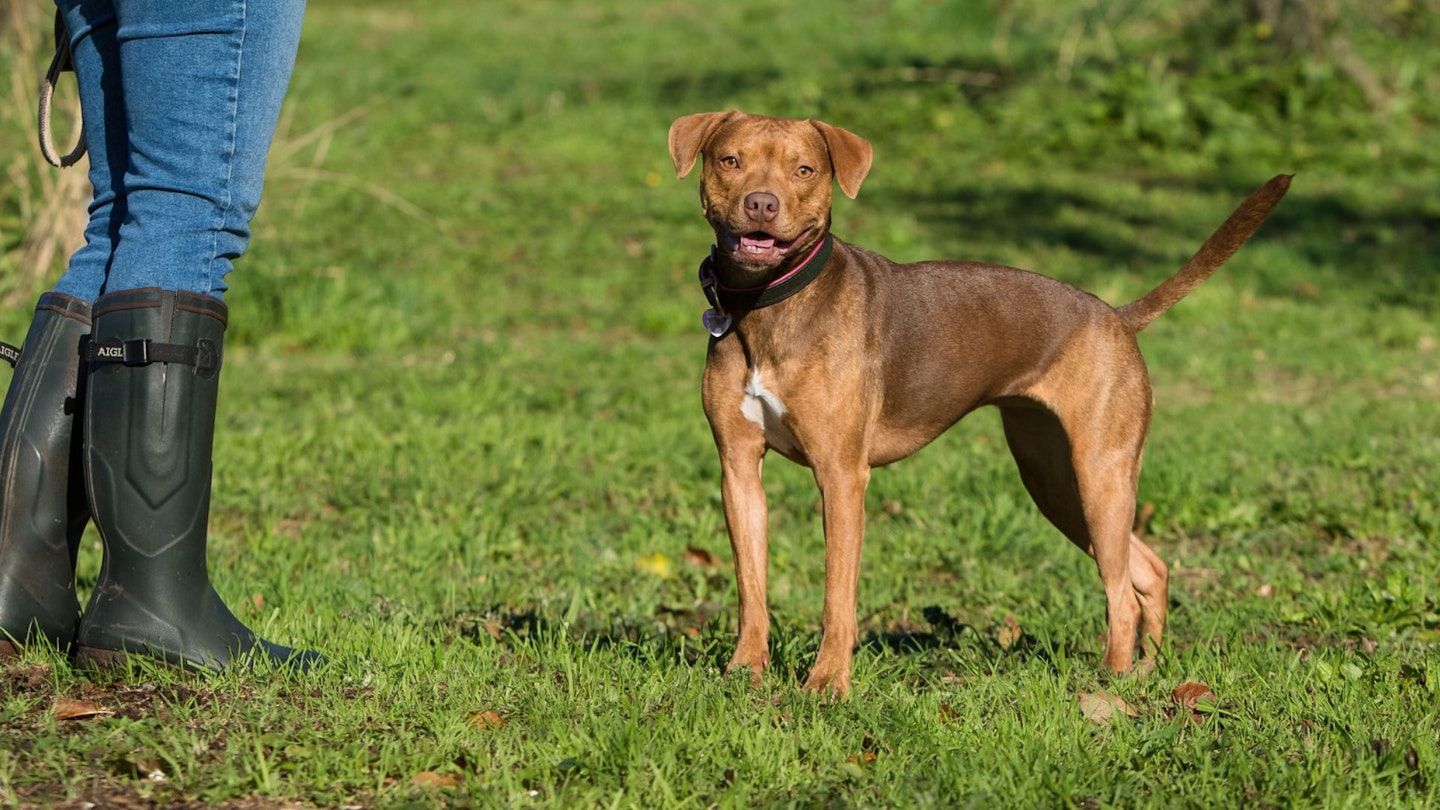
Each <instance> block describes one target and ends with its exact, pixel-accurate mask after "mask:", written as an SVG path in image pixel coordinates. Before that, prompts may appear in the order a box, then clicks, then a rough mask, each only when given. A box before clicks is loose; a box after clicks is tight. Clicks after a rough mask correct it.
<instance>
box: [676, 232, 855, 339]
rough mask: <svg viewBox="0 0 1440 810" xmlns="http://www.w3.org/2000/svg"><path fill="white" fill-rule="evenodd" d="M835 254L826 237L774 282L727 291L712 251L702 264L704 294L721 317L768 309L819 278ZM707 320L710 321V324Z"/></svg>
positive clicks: (831, 238) (830, 238)
mask: <svg viewBox="0 0 1440 810" xmlns="http://www.w3.org/2000/svg"><path fill="white" fill-rule="evenodd" d="M834 250H835V240H834V238H833V237H831V236H830V234H828V233H827V234H825V238H824V239H821V240H820V243H819V244H817V245H816V246H815V249H814V250H812V251H810V255H809V256H807V257H805V260H804V261H802V262H800V263H799V264H797V265H796V266H795V267H794V269H792V270H791V271H790V272H788V273H786V274H785V275H783V276H780V277H779V278H777V279H775V280H774V281H771V282H769V283H768V284H762V285H760V286H759V287H727V286H725V285H724V284H722V283H720V279H719V278H718V277H717V276H716V275H715V248H713V247H712V248H710V255H709V256H708V257H706V259H705V261H703V262H701V263H700V289H702V290H704V292H705V298H706V299H707V300H708V301H709V302H710V306H712V307H714V308H715V309H714V311H715V312H718V313H719V314H720V315H725V314H726V313H728V312H729V311H731V310H736V309H743V310H751V309H760V308H762V307H768V306H770V305H772V304H778V303H780V302H781V301H784V300H785V299H786V298H789V297H790V296H792V295H794V294H795V293H798V292H800V291H801V290H803V289H805V287H806V286H808V285H809V284H810V282H812V281H814V280H815V279H816V278H817V277H818V276H819V275H820V271H821V270H824V269H825V265H826V264H827V263H828V262H829V261H830V254H831V253H832V252H833V251H834ZM727 317H728V316H727ZM708 320H709V319H708V318H707V322H708ZM707 325H708V323H707ZM712 331H713V330H712ZM717 337H718V335H717Z"/></svg>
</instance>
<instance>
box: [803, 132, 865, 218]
mask: <svg viewBox="0 0 1440 810" xmlns="http://www.w3.org/2000/svg"><path fill="white" fill-rule="evenodd" d="M810 123H812V124H814V125H815V128H816V129H818V130H820V135H821V136H822V137H824V138H825V146H826V147H827V148H828V149H829V150H830V165H832V166H834V167H835V179H836V180H837V181H838V182H839V183H840V190H841V191H843V192H845V196H846V197H849V198H850V199H852V200H853V199H855V195H856V194H859V193H860V183H862V182H863V181H864V180H865V175H867V174H869V173H870V162H871V161H872V160H874V157H875V150H873V149H871V148H870V142H869V141H867V140H865V139H864V138H862V137H860V136H859V135H856V134H855V133H853V132H849V131H847V130H843V129H841V128H839V127H835V126H831V125H829V124H827V123H825V122H824V121H811V122H810Z"/></svg>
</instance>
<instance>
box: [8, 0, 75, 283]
mask: <svg viewBox="0 0 1440 810" xmlns="http://www.w3.org/2000/svg"><path fill="white" fill-rule="evenodd" d="M51 25H52V23H51V15H50V14H49V13H47V6H46V4H43V3H34V2H29V0H0V75H3V77H4V80H5V81H6V82H7V83H8V84H9V92H7V93H3V94H0V143H4V144H6V145H7V148H6V149H4V150H3V151H0V169H3V171H4V180H3V182H0V305H3V306H7V307H9V306H17V305H23V304H24V303H27V302H29V301H30V300H32V299H34V297H35V296H36V295H38V294H39V293H40V292H41V291H42V290H44V289H46V288H48V287H49V286H50V285H51V284H52V283H53V282H54V280H55V278H56V277H57V276H58V275H59V273H60V271H61V270H62V269H63V268H64V265H65V262H66V260H67V259H68V258H69V256H70V254H71V253H72V252H74V250H75V249H76V248H78V247H79V246H80V245H81V243H82V240H83V238H84V231H85V222H86V213H85V204H86V202H87V200H88V199H89V196H90V184H89V181H88V179H87V178H86V171H87V170H88V166H89V163H88V161H85V160H81V162H80V163H78V164H76V165H75V166H73V167H71V168H69V169H65V170H64V171H61V170H59V169H56V168H53V167H51V166H50V165H49V164H47V163H45V160H44V158H42V157H41V155H40V148H39V146H38V145H37V141H36V132H35V116H36V99H37V93H38V91H39V86H40V79H41V77H42V76H43V73H44V66H45V65H46V64H48V63H49V59H50V48H51V45H52V40H51V37H50V32H51ZM68 81H71V80H69V79H62V83H64V82H68ZM73 88H74V85H73V83H72V84H70V85H69V86H68V87H62V89H61V90H60V91H59V92H58V93H57V94H56V100H55V110H54V116H55V118H54V120H55V131H56V138H57V140H58V141H60V142H61V143H63V144H64V146H63V147H62V148H63V149H66V150H67V151H68V148H69V146H70V144H71V142H72V141H73V137H74V133H75V132H76V131H77V130H78V124H79V120H80V101H79V99H78V97H77V96H76V94H75V93H74V89H73ZM67 139H70V140H67Z"/></svg>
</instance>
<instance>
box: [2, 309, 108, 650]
mask: <svg viewBox="0 0 1440 810" xmlns="http://www.w3.org/2000/svg"><path fill="white" fill-rule="evenodd" d="M89 334H90V305H89V304H87V303H85V302H84V301H81V300H79V299H76V298H71V297H70V296H68V295H60V294H58V293H47V294H45V295H43V296H41V297H40V301H39V303H37V304H36V305H35V319H34V320H33V321H31V323H30V331H29V333H28V334H26V336H25V343H24V346H23V348H22V349H21V350H20V351H19V353H18V354H19V357H18V359H16V360H15V376H14V377H12V378H11V380H10V388H9V390H8V391H7V392H6V394H5V406H4V409H3V410H0V660H4V659H6V658H11V657H14V656H16V655H18V654H19V652H20V647H21V646H22V645H24V644H27V643H30V642H33V641H37V640H39V639H41V638H44V639H46V640H48V641H49V643H51V644H53V645H55V646H56V647H57V648H59V649H61V650H67V649H69V647H70V644H71V642H73V641H74V640H75V623H76V622H77V621H78V620H79V618H80V604H79V602H77V601H76V598H75V555H76V552H77V551H79V548H80V535H81V534H82V533H83V532H84V531H85V524H86V523H87V522H88V521H89V519H90V510H89V507H88V506H87V504H86V503H85V481H84V478H83V477H82V476H81V474H80V468H81V464H80V439H81V431H80V430H79V421H80V412H81V404H80V403H81V401H82V400H83V395H82V394H81V393H80V389H81V380H82V376H83V375H82V374H81V363H80V352H81V347H82V344H83V343H84V342H85V340H86V336H88V335H89ZM7 348H8V347H7ZM7 359H8V358H7ZM72 472H73V474H72Z"/></svg>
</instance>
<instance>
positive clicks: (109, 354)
mask: <svg viewBox="0 0 1440 810" xmlns="http://www.w3.org/2000/svg"><path fill="white" fill-rule="evenodd" d="M59 2H60V3H61V4H62V8H64V9H65V11H64V14H65V18H66V20H67V23H68V24H69V25H70V28H71V33H72V39H73V40H74V41H75V42H76V48H75V49H76V57H77V59H76V62H77V65H76V67H77V76H78V77H79V81H80V85H81V99H82V101H81V104H82V107H83V108H84V114H85V116H86V122H85V123H86V127H87V134H88V131H89V130H90V129H91V128H94V129H95V130H96V134H95V135H93V136H88V137H87V140H88V141H89V145H90V151H91V153H92V156H96V155H98V160H97V159H95V158H94V157H92V171H91V179H92V182H93V183H94V185H95V202H94V203H93V204H92V206H91V212H92V216H91V227H90V229H89V230H88V231H87V237H88V239H87V244H86V247H85V248H83V249H82V250H81V251H80V252H77V253H76V255H75V256H74V257H73V258H72V261H71V267H70V269H69V270H68V271H67V273H66V274H65V276H64V277H62V279H61V284H62V287H64V288H65V289H68V290H72V291H73V292H72V294H74V295H76V296H77V297H83V298H85V300H87V301H91V300H93V301H94V302H95V306H94V314H95V321H94V331H93V338H92V341H91V346H92V351H91V355H90V364H89V372H88V378H87V379H88V382H89V389H88V391H87V392H86V395H85V403H84V404H85V413H86V414H87V416H88V417H89V418H93V419H95V420H96V424H95V425H93V426H88V427H87V429H86V430H85V437H84V472H85V488H86V490H87V491H88V493H89V499H90V505H91V507H92V509H93V512H94V521H95V524H96V526H97V527H98V528H99V530H100V536H101V540H102V543H103V545H104V550H105V558H104V563H103V564H102V567H101V573H100V578H99V581H98V582H97V583H96V586H95V590H94V592H93V593H92V594H91V598H90V601H89V603H88V604H87V606H86V608H85V611H84V614H83V616H82V617H81V620H80V624H79V628H78V631H77V632H76V642H75V643H76V648H77V655H76V657H77V660H78V661H79V662H80V663H81V664H85V665H94V666H102V667H104V666H113V665H116V664H119V663H121V662H123V661H125V660H126V658H127V657H128V656H129V655H133V654H139V655H147V656H154V657H158V658H161V659H163V660H166V661H169V662H171V663H175V664H180V665H184V666H190V667H198V668H214V669H219V668H226V667H229V666H231V665H233V664H235V663H236V662H238V661H240V660H243V659H244V658H246V657H250V656H256V657H261V658H268V659H269V660H271V661H275V662H284V663H289V664H290V665H292V666H299V667H301V668H307V667H309V666H312V665H314V664H316V663H318V662H320V661H322V660H323V658H321V657H320V656H318V655H317V654H315V653H310V652H299V651H295V650H291V649H289V648H285V647H280V646H278V645H273V644H270V643H269V642H266V641H264V640H263V639H260V638H259V637H257V636H256V635H255V634H254V633H253V632H251V631H250V630H249V629H248V628H246V627H245V626H244V625H243V624H242V623H241V622H240V621H239V620H238V619H236V618H235V616H234V615H233V614H231V613H230V611H229V609H228V608H227V607H226V606H225V604H224V602H223V601H222V600H221V598H220V597H219V595H218V594H217V593H216V592H215V590H214V588H213V587H212V586H211V584H210V579H209V574H208V571H207V564H206V522H207V517H208V512H209V505H210V472H211V470H210V467H211V447H212V439H213V429H214V418H215V404H216V396H217V395H218V385H219V379H218V375H219V370H220V362H221V356H222V348H221V346H222V342H223V334H224V329H225V323H226V319H227V311H226V308H225V305H224V303H223V302H222V301H221V300H220V298H219V296H220V295H221V294H222V293H223V292H224V290H225V289H226V282H225V275H226V274H227V273H228V272H229V271H230V266H231V261H232V260H233V259H235V258H237V257H239V256H240V255H241V254H242V253H243V252H244V251H245V248H246V246H247V244H248V242H249V238H250V229H249V226H250V220H251V218H252V217H253V216H254V213H255V210H256V207H257V206H258V204H259V200H260V191H261V185H262V180H263V174H264V168H265V159H266V154H267V152H268V150H269V147H270V142H271V140H272V138H273V137H274V130H275V124H276V121H277V120H278V117H279V111H280V105H281V101H282V100H283V98H284V95H285V89H286V85H287V84H288V82H289V77H290V71H291V68H292V67H293V64H294V59H295V52H296V47H297V45H298V41H299V34H300V23H301V18H302V17H303V14H304V3H303V0H220V2H218V3H217V4H202V5H199V6H197V5H196V4H194V3H190V2H182V0H118V3H117V4H116V7H115V8H114V9H113V10H112V9H111V8H110V5H109V4H110V3H111V2H115V0H59ZM197 9H198V11H197ZM197 15H198V16H197ZM92 109H94V110H99V112H98V113H92Z"/></svg>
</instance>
